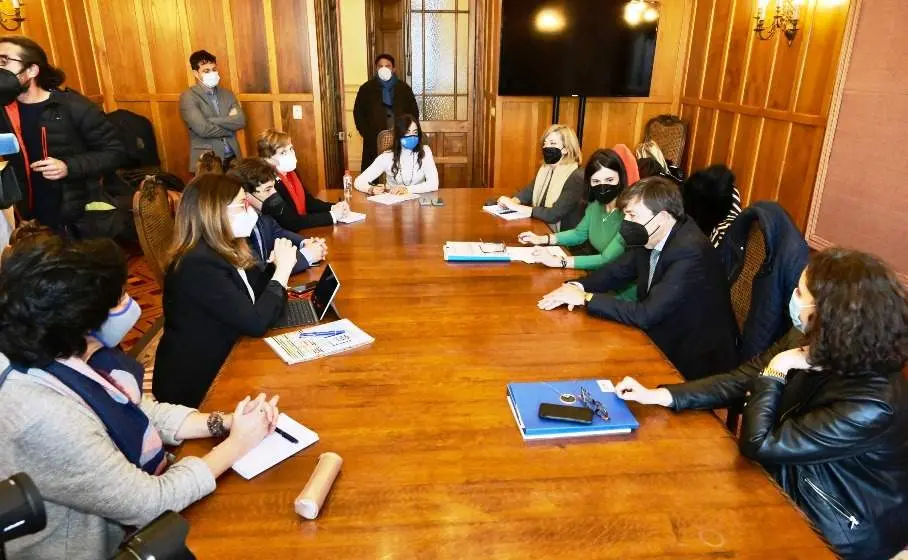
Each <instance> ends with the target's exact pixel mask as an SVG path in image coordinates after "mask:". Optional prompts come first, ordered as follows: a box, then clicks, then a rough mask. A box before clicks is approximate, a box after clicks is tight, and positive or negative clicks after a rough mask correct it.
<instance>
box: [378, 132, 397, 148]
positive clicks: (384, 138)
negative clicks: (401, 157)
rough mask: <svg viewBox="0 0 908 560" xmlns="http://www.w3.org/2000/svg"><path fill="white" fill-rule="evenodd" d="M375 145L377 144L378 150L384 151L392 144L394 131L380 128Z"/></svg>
mask: <svg viewBox="0 0 908 560" xmlns="http://www.w3.org/2000/svg"><path fill="white" fill-rule="evenodd" d="M376 145H377V146H378V152H377V153H379V154H381V153H382V152H386V151H388V150H390V149H391V148H392V147H393V146H394V131H393V130H391V129H388V130H382V131H381V132H379V133H378V139H377V140H376Z"/></svg>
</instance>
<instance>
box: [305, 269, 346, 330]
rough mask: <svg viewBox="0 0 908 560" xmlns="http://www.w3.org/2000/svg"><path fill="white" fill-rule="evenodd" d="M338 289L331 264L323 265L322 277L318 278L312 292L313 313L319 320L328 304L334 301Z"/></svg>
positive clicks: (338, 285)
mask: <svg viewBox="0 0 908 560" xmlns="http://www.w3.org/2000/svg"><path fill="white" fill-rule="evenodd" d="M339 289H340V281H339V280H338V279H337V276H336V275H335V274H334V269H333V268H331V265H330V264H329V265H327V266H325V270H324V271H323V272H322V277H321V278H319V279H318V284H317V285H316V286H315V291H313V292H312V308H313V309H314V310H315V314H316V316H317V317H318V320H319V321H321V320H322V319H324V318H325V313H326V312H327V311H328V306H330V305H331V302H332V301H334V298H335V297H336V296H337V291H338V290H339Z"/></svg>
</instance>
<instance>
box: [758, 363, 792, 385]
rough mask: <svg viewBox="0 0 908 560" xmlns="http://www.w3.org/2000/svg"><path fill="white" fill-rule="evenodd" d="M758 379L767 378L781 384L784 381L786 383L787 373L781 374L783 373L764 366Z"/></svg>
mask: <svg viewBox="0 0 908 560" xmlns="http://www.w3.org/2000/svg"><path fill="white" fill-rule="evenodd" d="M760 377H769V378H772V379H776V380H778V381H781V382H782V383H785V382H786V381H788V374H787V373H783V372H781V371H779V370H777V369H775V368H771V367H769V366H766V367H765V368H763V371H761V372H760Z"/></svg>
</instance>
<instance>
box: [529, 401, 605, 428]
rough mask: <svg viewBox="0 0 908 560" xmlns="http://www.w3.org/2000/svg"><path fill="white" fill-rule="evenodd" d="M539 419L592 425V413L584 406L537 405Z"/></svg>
mask: <svg viewBox="0 0 908 560" xmlns="http://www.w3.org/2000/svg"><path fill="white" fill-rule="evenodd" d="M539 417H540V418H544V419H546V420H560V421H562V422H575V423H577V424H592V423H593V411H592V410H590V409H589V408H586V407H585V406H565V405H563V404H553V403H539Z"/></svg>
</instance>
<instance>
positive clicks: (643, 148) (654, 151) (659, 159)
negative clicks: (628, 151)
mask: <svg viewBox="0 0 908 560" xmlns="http://www.w3.org/2000/svg"><path fill="white" fill-rule="evenodd" d="M634 155H636V156H637V159H643V158H651V159H654V160H656V163H658V164H659V166H660V167H661V168H662V172H663V173H668V162H667V161H665V155H664V154H663V153H662V148H660V147H659V144H656V141H655V140H646V141H645V142H643V143H642V144H638V145H637V148H636V149H635V150H634Z"/></svg>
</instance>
